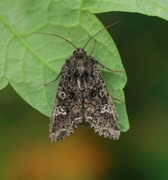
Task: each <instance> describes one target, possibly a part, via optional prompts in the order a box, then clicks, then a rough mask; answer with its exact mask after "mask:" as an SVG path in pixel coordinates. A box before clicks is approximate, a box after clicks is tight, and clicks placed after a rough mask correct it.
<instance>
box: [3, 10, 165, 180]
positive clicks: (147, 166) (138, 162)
mask: <svg viewBox="0 0 168 180" xmlns="http://www.w3.org/2000/svg"><path fill="white" fill-rule="evenodd" d="M97 17H98V18H99V19H100V20H101V22H102V23H103V24H104V25H105V26H106V25H109V24H111V23H113V22H116V21H118V20H120V21H122V23H120V24H118V25H116V26H113V27H112V28H110V29H108V31H109V32H110V33H111V36H112V37H113V39H114V41H115V43H116V45H117V47H118V50H119V52H120V55H121V58H122V61H123V64H124V67H125V69H126V72H127V76H128V83H127V85H126V87H125V89H124V91H125V96H126V106H127V111H128V116H129V120H130V130H129V131H128V132H126V133H122V134H121V138H120V140H119V141H113V140H109V139H105V138H103V137H99V136H98V135H96V134H95V133H94V132H93V130H91V129H89V128H87V127H79V128H78V129H77V130H76V132H75V133H74V134H73V135H71V136H70V137H68V138H67V139H65V140H62V141H59V142H57V143H51V142H50V140H49V138H48V123H49V118H48V117H45V116H43V115H42V114H40V113H39V112H37V111H36V110H35V109H33V108H32V107H30V106H29V105H28V104H27V103H26V102H25V101H23V100H22V99H21V98H20V97H19V96H18V94H17V93H16V92H15V91H14V90H13V89H12V88H11V86H10V85H8V87H6V88H5V89H3V90H2V91H0V114H1V120H0V179H3V180H23V179H24V180H30V179H36V180H46V179H48V180H54V179H59V180H71V179H72V180H79V179H80V180H101V179H103V180H111V179H112V180H121V179H136V180H142V179H143V180H155V179H156V180H158V179H159V180H167V179H168V140H167V137H168V130H167V128H168V22H167V21H165V20H162V19H159V18H157V17H149V16H144V15H140V14H135V13H114V12H113V13H105V14H99V15H97ZM112 59H113V57H112V58H111V60H112Z"/></svg>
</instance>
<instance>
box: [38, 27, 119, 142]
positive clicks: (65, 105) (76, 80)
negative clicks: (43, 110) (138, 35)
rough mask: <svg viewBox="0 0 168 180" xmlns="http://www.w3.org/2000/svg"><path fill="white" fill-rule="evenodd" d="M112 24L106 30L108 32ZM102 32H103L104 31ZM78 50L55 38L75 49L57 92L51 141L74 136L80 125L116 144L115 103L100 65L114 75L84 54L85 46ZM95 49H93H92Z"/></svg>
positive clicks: (52, 117) (117, 126) (66, 65)
mask: <svg viewBox="0 0 168 180" xmlns="http://www.w3.org/2000/svg"><path fill="white" fill-rule="evenodd" d="M112 25H114V24H111V25H109V26H107V27H105V28H108V27H110V26H112ZM105 28H103V29H105ZM103 29H101V30H99V31H98V32H97V33H96V34H95V35H94V36H92V37H91V38H90V39H89V40H88V41H87V42H86V44H85V45H84V46H83V48H78V47H76V46H75V45H74V44H72V43H71V42H70V41H68V40H67V39H65V38H63V37H61V36H59V35H56V34H48V33H41V34H47V35H54V36H57V37H59V38H62V39H63V40H65V41H67V42H68V43H70V44H71V45H73V46H74V48H75V51H74V52H73V54H72V56H71V57H69V58H67V59H66V60H65V64H64V65H63V67H62V69H61V72H60V74H59V75H58V77H57V78H56V79H55V80H54V81H56V80H57V79H58V78H59V77H60V82H59V85H58V90H57V93H56V98H55V102H54V107H53V110H52V115H51V118H50V124H49V137H50V139H51V141H52V142H56V141H58V140H60V139H64V138H66V137H67V136H69V135H70V134H72V133H73V132H74V131H75V129H76V128H77V127H78V126H79V125H85V124H89V125H90V127H91V128H93V129H94V131H95V133H98V134H99V135H100V136H103V137H105V138H109V139H114V140H117V139H119V137H120V126H119V122H118V116H117V112H116V109H115V107H114V103H113V101H112V98H111V96H110V93H109V91H108V89H107V86H106V84H105V81H104V79H103V76H102V74H101V72H100V70H99V69H98V68H97V65H100V66H102V67H103V68H106V69H108V70H110V71H112V72H114V71H113V70H111V69H109V68H107V67H105V66H104V65H103V64H101V63H99V62H98V61H97V60H96V59H94V57H92V56H91V54H92V52H93V50H92V52H91V53H90V55H88V54H87V53H86V51H85V47H86V45H87V44H88V43H89V41H90V40H91V39H93V37H95V36H96V35H97V34H98V33H99V32H100V31H102V30H103ZM93 49H94V48H93Z"/></svg>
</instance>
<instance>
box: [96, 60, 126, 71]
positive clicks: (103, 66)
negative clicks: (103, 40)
mask: <svg viewBox="0 0 168 180" xmlns="http://www.w3.org/2000/svg"><path fill="white" fill-rule="evenodd" d="M95 62H96V63H97V64H99V65H100V66H101V67H102V68H104V69H107V70H109V71H111V72H113V73H114V72H125V70H112V69H110V68H108V67H106V66H105V65H103V64H102V63H100V62H99V61H97V60H95Z"/></svg>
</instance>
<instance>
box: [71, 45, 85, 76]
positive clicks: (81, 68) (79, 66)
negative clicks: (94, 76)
mask: <svg viewBox="0 0 168 180" xmlns="http://www.w3.org/2000/svg"><path fill="white" fill-rule="evenodd" d="M87 57H88V56H87V54H86V51H85V50H84V49H83V48H77V49H76V50H75V51H74V52H73V61H74V67H75V74H76V75H78V76H83V75H84V74H85V73H86V69H87V68H86V66H87V61H88V60H87Z"/></svg>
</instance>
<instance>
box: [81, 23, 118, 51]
mask: <svg viewBox="0 0 168 180" xmlns="http://www.w3.org/2000/svg"><path fill="white" fill-rule="evenodd" d="M120 22H121V21H117V22H115V23H113V24H110V25H108V26H106V27H104V28H103V29H100V30H99V31H98V32H97V33H96V34H94V35H93V36H92V37H91V38H90V39H89V40H88V41H87V42H86V44H85V45H84V47H83V49H85V47H86V46H87V44H88V43H89V42H90V41H91V40H92V39H93V38H94V37H95V36H96V35H97V34H99V33H100V32H101V31H103V30H104V29H107V28H109V27H111V26H114V25H115V24H118V23H120Z"/></svg>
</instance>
